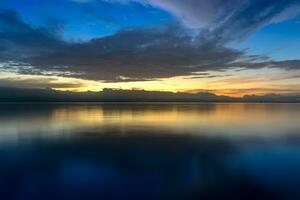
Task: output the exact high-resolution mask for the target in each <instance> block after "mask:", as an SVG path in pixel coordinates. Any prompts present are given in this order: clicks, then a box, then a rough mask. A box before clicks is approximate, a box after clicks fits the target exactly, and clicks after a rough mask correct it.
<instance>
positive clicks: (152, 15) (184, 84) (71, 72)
mask: <svg viewBox="0 0 300 200" xmlns="http://www.w3.org/2000/svg"><path fill="white" fill-rule="evenodd" d="M0 87H20V88H52V89H55V90H70V91H78V92H81V91H101V90H102V89H103V88H118V89H142V90H151V91H153V90H155V91H156V90H157V91H172V92H191V93H197V92H203V91H205V92H212V93H215V94H218V95H229V96H236V97H241V96H244V95H252V94H254V95H264V94H270V93H276V94H282V95H290V94H300V1H299V0H210V1H207V0H43V1H40V0H26V1H25V0H2V1H0Z"/></svg>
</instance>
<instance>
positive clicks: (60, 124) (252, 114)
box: [0, 104, 300, 140]
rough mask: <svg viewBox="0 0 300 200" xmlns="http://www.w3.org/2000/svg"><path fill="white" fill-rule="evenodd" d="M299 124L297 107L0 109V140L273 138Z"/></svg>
mask: <svg viewBox="0 0 300 200" xmlns="http://www.w3.org/2000/svg"><path fill="white" fill-rule="evenodd" d="M299 120H300V104H99V105H97V104H77V105H74V104H71V105H70V104H69V105H68V104H67V105H63V104H58V105H56V104H52V105H43V104H41V105H34V106H33V105H30V104H28V105H0V126H1V136H0V139H1V140H3V139H7V138H9V137H10V138H16V137H19V136H20V137H24V135H28V134H29V137H30V134H40V135H41V134H45V135H47V136H48V137H51V136H59V135H61V134H62V133H63V134H74V133H75V132H98V133H99V134H101V133H107V132H111V131H117V132H122V133H128V134H130V133H131V132H132V131H142V132H144V131H147V130H150V131H153V130H155V131H158V132H160V131H169V132H171V133H172V134H174V133H177V134H192V135H227V136H235V137H236V136H251V135H255V136H256V137H258V136H260V137H278V136H282V135H286V134H295V133H297V131H298V130H299V129H300V124H299V123H298V122H299ZM6 137H7V138H6Z"/></svg>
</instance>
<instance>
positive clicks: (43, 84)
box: [0, 78, 83, 89]
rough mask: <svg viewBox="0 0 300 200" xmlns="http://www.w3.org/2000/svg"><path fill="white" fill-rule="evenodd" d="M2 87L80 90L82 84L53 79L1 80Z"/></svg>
mask: <svg viewBox="0 0 300 200" xmlns="http://www.w3.org/2000/svg"><path fill="white" fill-rule="evenodd" d="M0 85H1V87H20V88H40V89H42V88H78V87H81V86H83V84H82V83H78V82H73V83H70V82H68V83H63V82H57V80H55V79H52V78H43V79H33V78H26V79H24V78H22V79H21V78H0Z"/></svg>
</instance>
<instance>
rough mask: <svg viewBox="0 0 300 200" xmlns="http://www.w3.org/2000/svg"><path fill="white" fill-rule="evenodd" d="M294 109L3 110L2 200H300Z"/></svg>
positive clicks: (299, 109)
mask: <svg viewBox="0 0 300 200" xmlns="http://www.w3.org/2000/svg"><path fill="white" fill-rule="evenodd" d="M299 117H300V105H299V104H99V105H98V104H77V105H76V104H67V105H63V104H51V105H45V104H44V105H43V104H41V105H35V106H31V105H29V104H27V105H20V104H19V105H1V106H0V127H1V131H0V133H1V135H0V139H1V143H0V198H1V199H22V200H23V199H32V200H35V199H37V200H38V199H43V200H44V199H45V200H47V199H51V200H52V199H57V200H59V199H75V200H77V199H78V200H79V199H117V200H125V199H128V200H129V199H130V200H132V199H137V200H140V199H151V200H153V199H251V200H252V199H295V200H296V199H297V200H298V199H300V191H299V189H298V187H299V185H300V173H299V168H300V156H299V155H300V145H299V144H300V137H299V136H300V134H299V130H300V124H299Z"/></svg>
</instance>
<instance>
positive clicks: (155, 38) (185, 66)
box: [0, 9, 300, 82]
mask: <svg viewBox="0 0 300 200" xmlns="http://www.w3.org/2000/svg"><path fill="white" fill-rule="evenodd" d="M254 10H255V9H254ZM252 12H254V11H252ZM252 12H250V13H252ZM274 12H275V11H274ZM238 16H239V17H242V18H244V17H245V18H246V17H247V16H242V15H238ZM257 18H259V17H257ZM257 21H259V19H257ZM250 22H251V20H250ZM250 22H249V23H248V22H247V23H245V24H248V25H249V26H250V24H251V23H250ZM225 25H226V23H224V25H223V26H225ZM232 25H234V23H233V24H232ZM234 27H235V28H237V25H236V26H235V25H234ZM240 28H242V26H241V27H240ZM0 30H1V31H0V62H2V63H5V66H4V68H5V69H6V70H9V69H12V70H14V71H17V72H18V73H21V74H39V75H41V74H42V75H51V74H55V75H61V76H68V77H76V78H82V79H88V80H102V81H104V82H129V81H149V80H156V79H160V78H168V77H174V76H183V75H195V72H206V71H223V70H227V69H230V68H238V67H239V68H261V67H281V68H285V69H298V68H299V66H300V62H299V61H298V60H294V61H282V62H275V61H271V60H270V59H268V58H265V57H262V56H249V55H247V54H246V52H245V51H242V50H235V49H232V48H229V47H226V46H225V44H226V41H227V38H226V39H224V38H223V37H218V34H217V33H219V32H224V34H225V31H222V26H219V28H218V29H215V33H213V32H207V33H206V34H204V33H203V32H202V34H200V35H198V36H195V35H194V34H192V33H190V32H189V31H188V30H186V29H184V28H181V27H180V26H178V25H174V26H169V27H157V28H144V29H132V30H122V31H120V32H117V33H115V34H114V35H111V36H107V37H103V38H95V39H93V40H91V41H88V42H82V43H70V42H66V41H63V40H61V39H59V38H57V37H56V35H55V34H53V33H54V32H55V31H53V32H52V33H49V32H46V31H45V29H43V30H40V29H35V28H33V27H31V26H30V25H29V24H26V23H25V22H24V21H23V20H22V19H21V18H20V17H19V16H18V15H17V14H16V13H15V12H13V11H8V10H0Z"/></svg>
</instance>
